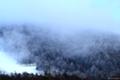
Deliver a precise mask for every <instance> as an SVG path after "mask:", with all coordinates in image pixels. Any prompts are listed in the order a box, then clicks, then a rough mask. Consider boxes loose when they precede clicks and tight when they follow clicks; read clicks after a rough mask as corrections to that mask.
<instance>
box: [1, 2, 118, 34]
mask: <svg viewBox="0 0 120 80" xmlns="http://www.w3.org/2000/svg"><path fill="white" fill-rule="evenodd" d="M0 22H1V24H2V23H6V22H7V23H20V22H21V23H26V22H29V23H40V24H46V25H51V26H57V27H56V28H61V27H62V28H63V29H65V28H67V29H68V28H70V29H73V28H74V29H77V28H91V29H92V28H93V29H102V30H108V31H114V32H119V31H120V27H119V25H120V0H0Z"/></svg>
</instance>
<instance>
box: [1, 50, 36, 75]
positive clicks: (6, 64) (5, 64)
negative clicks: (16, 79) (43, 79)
mask: <svg viewBox="0 0 120 80" xmlns="http://www.w3.org/2000/svg"><path fill="white" fill-rule="evenodd" d="M35 68H36V65H21V64H18V63H17V62H16V61H15V60H14V59H12V58H11V57H10V56H8V55H6V54H5V52H3V51H0V70H1V71H4V72H6V73H14V72H16V73H23V72H27V73H34V74H35V73H38V72H37V71H36V69H35Z"/></svg>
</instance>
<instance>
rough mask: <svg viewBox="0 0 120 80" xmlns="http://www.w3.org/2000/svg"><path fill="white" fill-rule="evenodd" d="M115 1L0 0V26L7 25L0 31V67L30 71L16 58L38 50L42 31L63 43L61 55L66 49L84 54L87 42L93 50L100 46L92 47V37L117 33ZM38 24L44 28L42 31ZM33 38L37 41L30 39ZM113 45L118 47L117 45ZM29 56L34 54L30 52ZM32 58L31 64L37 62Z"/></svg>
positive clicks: (119, 30)
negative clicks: (25, 31)
mask: <svg viewBox="0 0 120 80" xmlns="http://www.w3.org/2000/svg"><path fill="white" fill-rule="evenodd" d="M119 3H120V1H119V0H34V1H33V0H19V1H16V0H4V1H0V12H1V13H0V30H2V28H3V27H5V28H6V27H7V28H6V29H5V30H4V31H3V32H1V34H2V35H3V36H1V37H0V47H1V48H2V49H3V51H0V63H1V64H0V68H1V69H2V70H5V71H8V72H23V71H27V72H34V70H33V68H31V67H26V68H25V67H24V66H23V65H21V64H20V62H21V61H22V60H24V59H27V58H28V57H31V53H32V50H33V53H34V51H38V50H39V48H38V47H40V46H39V45H38V44H41V43H42V40H39V39H41V38H40V37H41V36H42V37H43V36H44V35H45V36H44V37H43V39H44V40H46V41H47V40H49V38H50V41H52V39H55V40H54V41H53V43H56V42H57V41H58V42H59V41H60V44H62V45H65V46H64V47H63V48H64V49H66V48H67V49H66V51H65V52H64V53H66V54H65V55H67V54H68V53H69V54H72V55H74V54H78V53H79V55H81V54H82V53H84V54H85V55H86V53H88V52H89V50H87V49H89V48H90V47H89V46H94V48H95V49H96V48H97V50H100V49H103V48H101V45H99V46H98V45H97V47H96V45H94V44H95V42H94V40H96V38H98V39H97V40H99V38H100V39H101V38H102V39H107V40H109V39H112V37H115V36H116V35H117V37H118V36H119V34H120V27H119V25H120V23H119V21H120V10H119V7H120V5H119ZM21 26H27V30H28V34H27V36H26V34H23V33H22V32H21V31H22V28H21ZM35 26H36V27H35ZM11 27H12V28H11ZM41 28H45V29H44V30H43V32H42V33H43V34H42V33H41ZM44 31H45V32H44ZM29 32H30V35H29ZM51 34H52V35H51ZM46 35H47V36H46ZM111 35H112V36H111ZM48 36H49V37H48ZM51 38H52V39H51ZM56 38H57V39H56ZM115 39H117V38H116V37H115ZM29 40H33V41H31V45H33V46H32V49H31V48H30V49H29V47H28V44H27V42H29ZM34 40H38V42H35V43H34ZM39 41H41V42H39ZM113 41H114V40H113ZM43 42H44V41H43ZM48 42H49V41H48ZM118 42H119V39H118ZM37 43H38V44H37ZM69 43H70V44H69ZM90 43H91V44H90ZM57 45H59V44H58V43H57ZM79 45H80V46H79ZM83 45H84V46H83ZM49 46H50V47H52V48H53V49H54V47H55V46H51V44H50V45H49ZM59 46H60V47H61V45H59ZM71 46H72V47H71ZM105 46H106V45H105ZM114 46H115V49H116V50H118V45H117V44H115V45H114ZM79 48H80V50H79ZM99 48H100V49H99ZM50 50H51V49H50ZM97 50H95V51H97ZM18 56H19V57H18ZM32 57H34V58H33V59H35V58H36V57H35V55H33V54H32ZM36 59H37V58H36ZM36 59H35V61H34V62H33V64H34V63H35V64H37V61H36ZM9 65H11V66H9ZM7 66H9V68H7ZM13 67H14V68H13ZM34 67H36V65H35V66H34ZM9 70H10V71H9ZM19 70H20V71H19Z"/></svg>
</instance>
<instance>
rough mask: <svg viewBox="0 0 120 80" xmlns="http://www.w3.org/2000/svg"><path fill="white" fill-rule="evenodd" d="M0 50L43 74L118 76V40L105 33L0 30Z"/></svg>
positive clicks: (31, 28) (17, 27) (32, 28)
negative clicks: (67, 33) (34, 66)
mask: <svg viewBox="0 0 120 80" xmlns="http://www.w3.org/2000/svg"><path fill="white" fill-rule="evenodd" d="M0 44H1V45H0V49H1V50H2V51H4V52H6V53H5V54H6V55H9V56H10V57H11V58H13V59H14V60H15V61H17V63H19V64H21V65H22V64H25V65H30V64H35V65H36V70H37V71H38V72H39V71H43V72H44V74H51V75H58V74H61V75H62V74H67V75H76V76H80V77H81V76H84V77H87V76H93V77H101V78H108V77H110V76H114V75H117V74H119V73H120V36H119V35H117V34H113V33H105V32H97V31H94V32H90V33H87V32H85V31H84V32H79V33H76V34H74V35H64V36H63V35H60V34H57V33H56V32H53V31H52V30H50V29H48V28H43V27H37V26H29V25H5V26H0Z"/></svg>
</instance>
